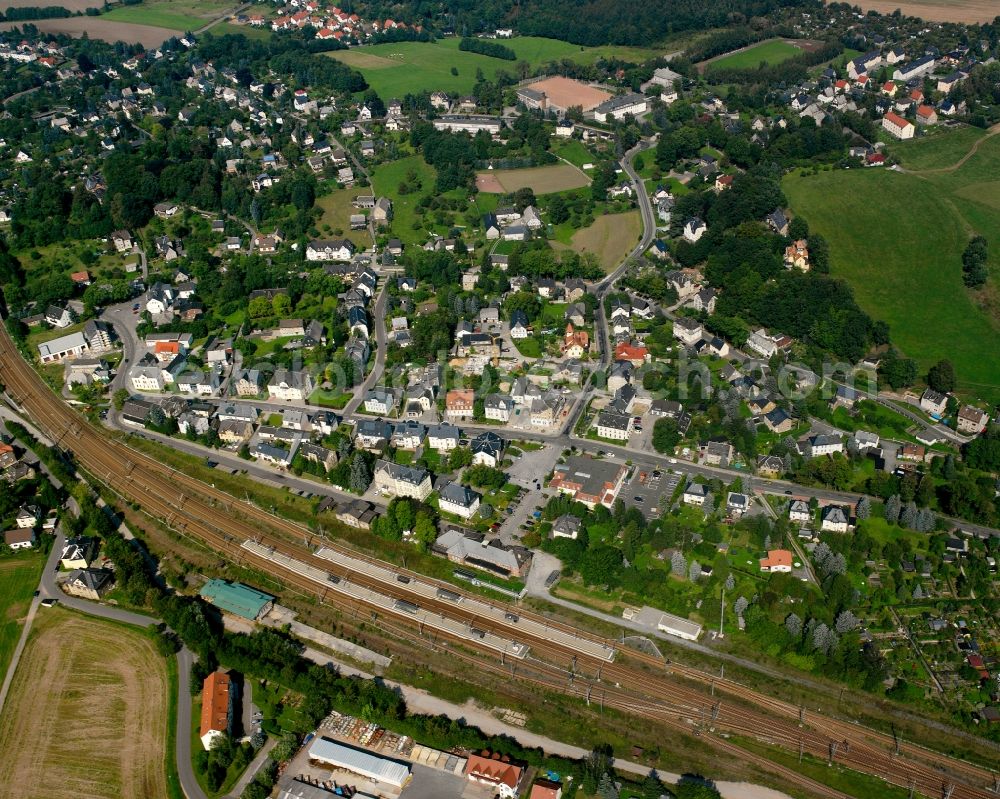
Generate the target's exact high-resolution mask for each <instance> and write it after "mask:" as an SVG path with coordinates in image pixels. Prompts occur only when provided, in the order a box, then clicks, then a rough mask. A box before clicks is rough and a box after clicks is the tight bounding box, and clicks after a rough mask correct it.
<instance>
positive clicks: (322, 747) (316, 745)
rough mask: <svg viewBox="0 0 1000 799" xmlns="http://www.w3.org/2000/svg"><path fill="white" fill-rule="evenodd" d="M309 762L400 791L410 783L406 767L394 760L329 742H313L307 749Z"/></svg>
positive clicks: (317, 739)
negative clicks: (391, 786)
mask: <svg viewBox="0 0 1000 799" xmlns="http://www.w3.org/2000/svg"><path fill="white" fill-rule="evenodd" d="M309 759H310V760H315V761H317V762H319V763H322V764H324V765H327V766H330V767H331V768H333V769H343V770H344V771H349V772H351V773H352V774H358V775H360V776H362V777H367V778H368V779H371V780H375V781H376V782H384V783H386V784H387V785H393V786H395V787H397V788H402V787H403V786H404V785H406V784H407V783H408V782H409V781H410V767H409V766H408V765H406V764H405V763H400V762H399V761H397V760H390V759H389V758H387V757H381V756H379V755H376V754H374V753H372V752H369V751H367V750H366V749H357V748H355V747H353V746H348V745H347V744H342V743H340V742H339V741H331V740H330V739H329V738H316V739H315V740H314V741H313V743H312V746H310V747H309Z"/></svg>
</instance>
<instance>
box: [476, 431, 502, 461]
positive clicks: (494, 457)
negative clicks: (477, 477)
mask: <svg viewBox="0 0 1000 799" xmlns="http://www.w3.org/2000/svg"><path fill="white" fill-rule="evenodd" d="M469 448H470V449H471V450H472V462H473V463H474V464H483V465H485V466H492V467H493V468H496V467H498V466H500V464H501V462H502V459H503V450H504V440H503V439H502V438H500V436H498V435H497V434H496V433H493V432H490V431H487V432H485V433H480V434H479V435H478V436H476V437H475V438H474V439H472V441H471V442H470V444H469Z"/></svg>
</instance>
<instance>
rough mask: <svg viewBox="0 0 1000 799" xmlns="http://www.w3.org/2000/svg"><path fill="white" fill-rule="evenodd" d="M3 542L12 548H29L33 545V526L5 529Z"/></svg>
mask: <svg viewBox="0 0 1000 799" xmlns="http://www.w3.org/2000/svg"><path fill="white" fill-rule="evenodd" d="M3 542H4V543H5V544H6V545H7V546H8V547H10V548H11V549H13V550H18V549H31V548H32V547H33V546H35V531H34V529H33V528H30V527H29V528H17V529H14V530H6V531H5V532H4V534H3Z"/></svg>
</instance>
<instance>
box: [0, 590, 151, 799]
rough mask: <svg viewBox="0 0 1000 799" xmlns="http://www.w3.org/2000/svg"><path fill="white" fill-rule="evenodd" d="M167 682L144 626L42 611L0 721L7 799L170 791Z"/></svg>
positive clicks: (133, 798) (134, 796)
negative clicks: (142, 631)
mask: <svg viewBox="0 0 1000 799" xmlns="http://www.w3.org/2000/svg"><path fill="white" fill-rule="evenodd" d="M169 688H170V679H169V676H168V671H167V661H166V659H165V658H164V657H163V656H162V655H160V654H159V653H158V652H157V651H156V648H155V646H154V644H153V642H152V640H151V639H150V638H149V637H148V636H146V635H145V634H143V633H141V632H139V631H136V630H130V629H128V628H125V627H121V626H119V625H117V624H113V623H110V622H105V621H101V620H99V619H95V618H92V617H88V616H82V615H77V614H74V613H72V612H70V611H66V610H63V609H61V608H59V607H55V608H51V609H44V610H42V611H40V613H39V615H38V616H37V617H36V619H35V626H34V628H33V630H32V636H31V638H30V640H29V643H28V646H27V648H26V649H25V651H24V656H23V658H22V660H21V663H20V665H19V667H18V670H17V674H16V675H15V677H14V682H13V685H12V686H11V692H10V695H9V696H8V698H7V707H6V712H5V713H4V716H3V718H2V720H0V747H2V750H0V751H3V753H4V756H3V758H0V799H15V797H16V798H17V799H50V797H53V796H73V797H76V799H105V797H106V799H119V798H122V799H161V798H162V797H166V796H167V782H166V770H165V765H166V756H167V752H166V747H167V725H168V723H169V719H168V717H169V713H168V706H169V696H168V691H169Z"/></svg>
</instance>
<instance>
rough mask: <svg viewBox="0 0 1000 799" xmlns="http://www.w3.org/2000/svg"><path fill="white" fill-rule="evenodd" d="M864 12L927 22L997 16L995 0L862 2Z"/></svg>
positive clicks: (990, 18) (970, 19) (987, 18)
mask: <svg viewBox="0 0 1000 799" xmlns="http://www.w3.org/2000/svg"><path fill="white" fill-rule="evenodd" d="M857 5H858V6H860V7H861V8H862V9H864V10H865V11H878V12H880V13H882V14H892V13H893V12H894V11H896V10H897V9H898V10H899V11H901V12H902V13H903V15H904V16H910V17H920V18H921V19H925V20H927V21H928V22H969V23H972V22H981V23H982V22H992V21H993V19H994V17H996V16H997V4H996V2H995V0H862V2H859V3H857Z"/></svg>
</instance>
